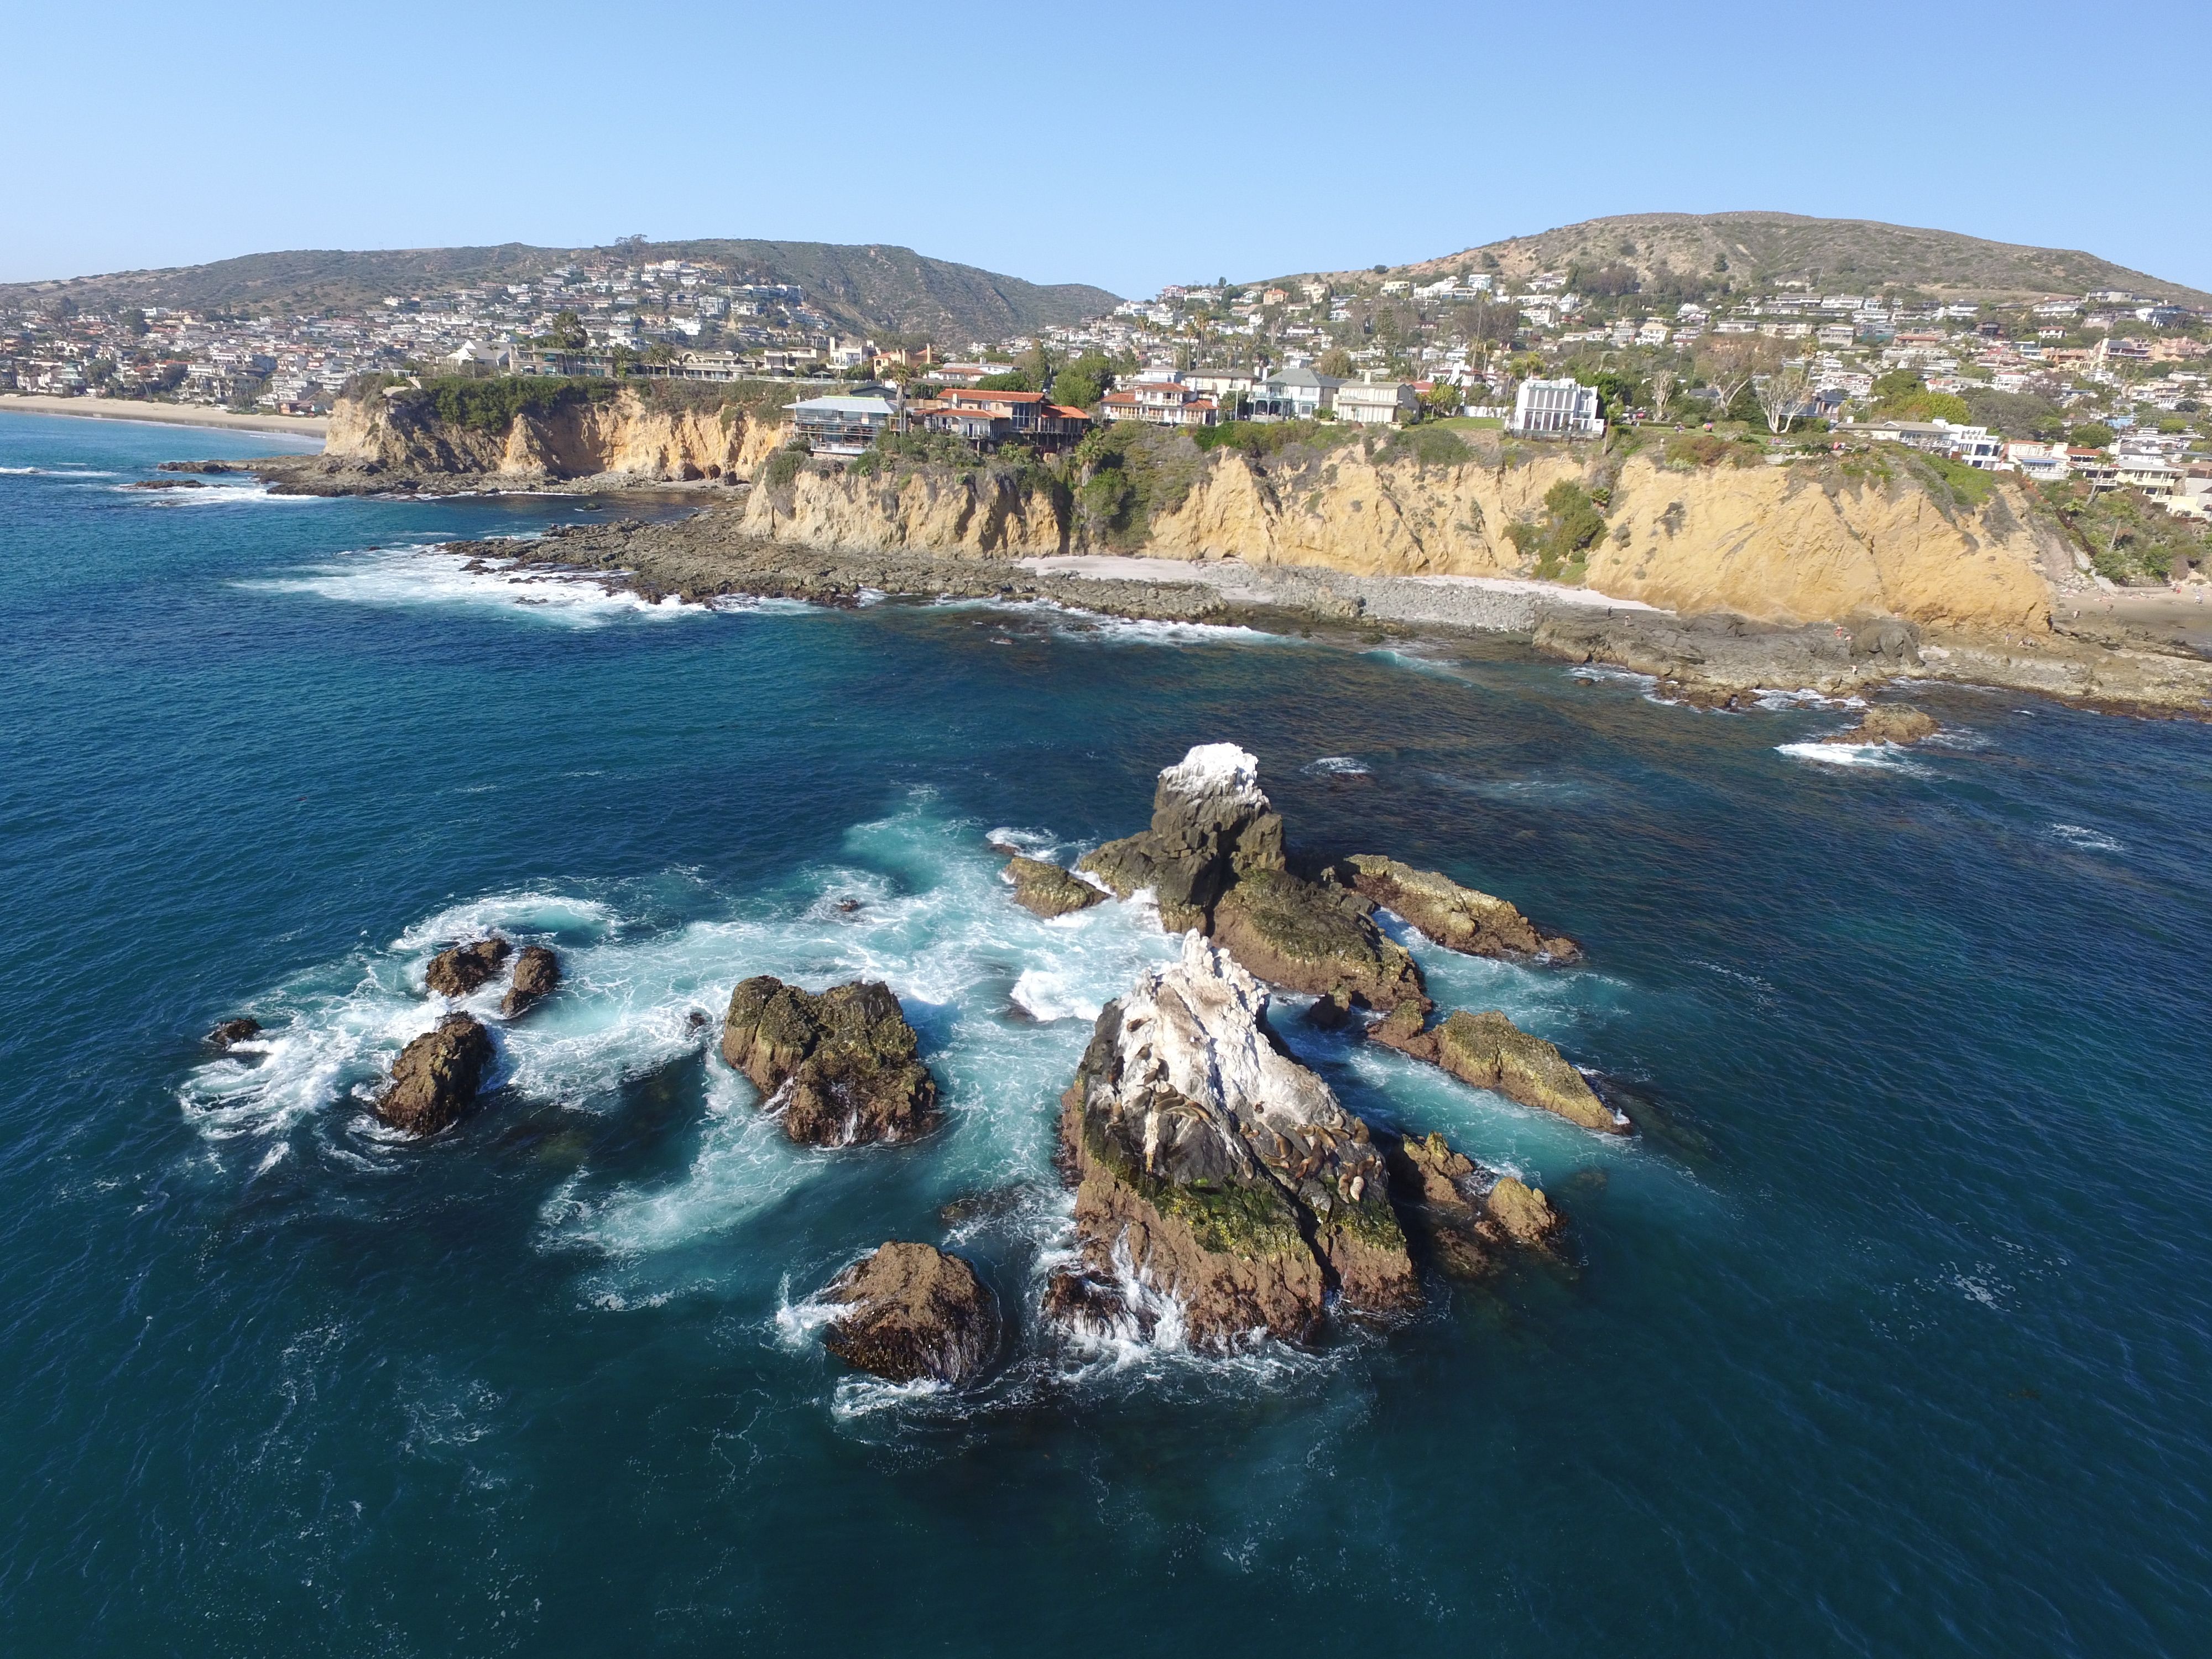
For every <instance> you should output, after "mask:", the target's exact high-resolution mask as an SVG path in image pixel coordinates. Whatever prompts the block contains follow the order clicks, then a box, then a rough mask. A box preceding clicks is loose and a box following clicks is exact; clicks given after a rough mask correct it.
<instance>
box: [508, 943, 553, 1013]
mask: <svg viewBox="0 0 2212 1659" xmlns="http://www.w3.org/2000/svg"><path fill="white" fill-rule="evenodd" d="M560 982H561V958H560V957H556V956H555V955H554V954H553V952H552V951H550V950H548V949H547V948H546V947H545V946H544V945H524V946H523V947H522V954H521V955H520V956H519V957H516V958H515V959H514V978H513V981H512V982H511V983H510V984H509V985H508V986H507V995H506V996H504V997H503V998H501V1000H500V1005H499V1012H500V1014H501V1017H502V1018H507V1019H513V1018H516V1017H517V1016H518V1015H520V1014H522V1013H525V1012H527V1011H528V1010H529V1008H530V1006H531V1005H532V1004H533V1003H535V1002H538V1001H539V1000H542V999H544V998H545V997H549V996H550V995H552V994H553V989H554V987H556V986H557V985H559V984H560Z"/></svg>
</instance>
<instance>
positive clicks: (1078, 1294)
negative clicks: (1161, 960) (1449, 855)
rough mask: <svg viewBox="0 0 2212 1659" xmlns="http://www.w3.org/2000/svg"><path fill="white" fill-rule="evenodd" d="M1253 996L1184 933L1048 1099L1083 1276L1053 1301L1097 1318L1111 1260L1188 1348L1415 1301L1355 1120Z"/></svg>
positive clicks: (1219, 954)
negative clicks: (1054, 1103) (1174, 1315)
mask: <svg viewBox="0 0 2212 1659" xmlns="http://www.w3.org/2000/svg"><path fill="white" fill-rule="evenodd" d="M1266 1016H1267V992H1266V991H1265V990H1264V989H1263V988H1261V986H1260V984H1259V982H1258V981H1256V980H1255V979H1254V978H1253V977H1252V975H1250V974H1249V973H1248V972H1247V971H1246V970H1245V969H1243V968H1241V967H1239V966H1238V965H1237V963H1236V962H1234V961H1233V960H1231V958H1230V957H1229V956H1228V954H1227V953H1226V952H1225V951H1220V950H1217V949H1216V948H1214V947H1213V946H1212V945H1208V944H1207V943H1206V941H1205V940H1204V939H1200V938H1199V937H1197V936H1196V935H1195V934H1192V935H1190V936H1189V937H1188V938H1186V939H1185V940H1184V941H1183V951H1182V958H1181V960H1180V961H1178V962H1176V963H1169V964H1166V965H1164V966H1161V967H1158V968H1154V969H1150V970H1148V971H1147V972H1146V974H1145V975H1144V976H1143V977H1141V978H1140V979H1139V981H1137V984H1136V987H1135V988H1134V989H1133V990H1132V991H1131V992H1130V994H1128V995H1127V997H1125V998H1123V999H1121V1000H1119V1001H1116V1002H1113V1003H1109V1005H1108V1006H1107V1007H1106V1009H1105V1010H1104V1012H1102V1013H1101V1014H1100V1015H1099V1017H1098V1024H1097V1028H1096V1029H1095V1030H1094V1031H1093V1033H1092V1035H1091V1044H1090V1047H1089V1048H1088V1049H1087V1050H1086V1051H1085V1054H1084V1057H1083V1061H1082V1064H1081V1066H1079V1069H1078V1071H1077V1073H1076V1078H1075V1081H1074V1083H1073V1085H1072V1086H1071V1087H1070V1088H1069V1089H1068V1091H1067V1092H1066V1095H1064V1096H1063V1097H1062V1098H1061V1112H1060V1144H1061V1152H1062V1155H1063V1158H1064V1159H1065V1161H1066V1168H1067V1169H1068V1170H1069V1171H1070V1173H1071V1174H1072V1175H1073V1176H1074V1178H1075V1180H1076V1182H1077V1192H1076V1200H1075V1220H1076V1230H1077V1232H1078V1235H1079V1237H1080V1239H1081V1241H1082V1247H1083V1255H1084V1266H1085V1274H1084V1275H1079V1276H1077V1277H1078V1278H1085V1279H1088V1281H1089V1285H1088V1287H1087V1288H1086V1287H1085V1285H1079V1284H1076V1283H1073V1282H1071V1284H1070V1285H1066V1286H1063V1287H1062V1289H1061V1291H1060V1293H1059V1302H1060V1304H1061V1305H1062V1306H1063V1307H1064V1308H1066V1310H1069V1311H1071V1312H1074V1311H1081V1312H1083V1313H1084V1315H1085V1317H1086V1318H1089V1319H1094V1320H1106V1321H1108V1322H1111V1321H1112V1320H1115V1319H1118V1318H1120V1317H1121V1314H1120V1313H1119V1312H1115V1311H1113V1310H1112V1308H1111V1307H1110V1306H1109V1298H1107V1297H1105V1296H1104V1295H1103V1293H1102V1292H1103V1289H1104V1287H1105V1286H1107V1285H1110V1284H1112V1283H1113V1282H1114V1281H1115V1279H1116V1276H1117V1275H1116V1262H1117V1259H1118V1261H1120V1262H1121V1264H1122V1265H1123V1267H1124V1268H1125V1270H1127V1271H1133V1273H1134V1274H1135V1276H1136V1278H1137V1279H1138V1280H1139V1283H1140V1284H1142V1285H1146V1286H1148V1287H1150V1288H1151V1289H1152V1291H1156V1292H1158V1293H1160V1294H1163V1295H1165V1296H1168V1297H1172V1298H1174V1299H1175V1300H1176V1302H1178V1303H1180V1304H1182V1317H1183V1319H1184V1322H1185V1327H1186V1330H1187V1333H1188V1338H1189V1340H1191V1341H1192V1342H1194V1343H1195V1344H1197V1345H1199V1346H1212V1347H1221V1346H1229V1345H1231V1344H1233V1343H1234V1342H1236V1341H1237V1340H1239V1339H1241V1338H1243V1337H1246V1336H1248V1335H1249V1334H1252V1333H1255V1332H1259V1331H1265V1332H1267V1333H1268V1334H1272V1335H1274V1336H1278V1337H1284V1338H1287V1339H1291V1340H1305V1339H1307V1338H1310V1336H1311V1335H1312V1334H1314V1333H1315V1331H1316V1329H1317V1328H1319V1326H1320V1323H1321V1321H1322V1314H1323V1311H1324V1310H1325V1308H1326V1307H1327V1305H1328V1300H1329V1298H1330V1297H1331V1295H1332V1293H1334V1294H1335V1295H1336V1296H1338V1297H1340V1305H1341V1306H1342V1307H1343V1308H1344V1309H1345V1310H1347V1311H1354V1312H1360V1311H1367V1312H1375V1311H1383V1310H1389V1309H1394V1308H1399V1307H1403V1306H1406V1305H1407V1304H1411V1303H1412V1302H1413V1301H1414V1300H1416V1299H1417V1298H1418V1296H1419V1290H1418V1286H1417V1285H1416V1282H1415V1279H1414V1277H1413V1264H1412V1260H1411V1258H1410V1256H1409V1255H1408V1254H1407V1245H1406V1237H1405V1233H1404V1231H1403V1230H1402V1229H1401V1227H1400V1225H1399V1224H1398V1218H1397V1217H1396V1215H1395V1212H1393V1211H1392V1209H1391V1206H1390V1189H1389V1174H1388V1172H1387V1170H1385V1169H1384V1167H1383V1158H1382V1156H1381V1154H1380V1153H1379V1152H1377V1151H1376V1147H1375V1146H1374V1144H1373V1142H1372V1140H1371V1139H1370V1136H1369V1134H1368V1130H1367V1126H1366V1125H1365V1124H1364V1123H1363V1122H1361V1121H1360V1120H1359V1119H1358V1118H1357V1117H1355V1116H1353V1115H1352V1114H1351V1113H1350V1112H1347V1111H1346V1110H1345V1109H1344V1108H1343V1107H1342V1106H1341V1105H1340V1104H1339V1103H1338V1102H1337V1099H1336V1097H1335V1096H1334V1094H1333V1093H1331V1092H1330V1090H1329V1087H1328V1085H1327V1084H1326V1083H1324V1082H1322V1079H1320V1078H1318V1077H1316V1076H1315V1075H1314V1073H1311V1072H1310V1071H1308V1070H1307V1069H1306V1068H1305V1067H1304V1066H1301V1065H1299V1064H1298V1063H1297V1061H1296V1060H1293V1059H1291V1057H1290V1056H1289V1055H1288V1054H1285V1053H1284V1052H1283V1051H1282V1050H1281V1049H1280V1048H1279V1046H1278V1045H1277V1043H1276V1042H1275V1039H1274V1035H1273V1032H1272V1031H1271V1030H1268V1028H1267V1018H1266Z"/></svg>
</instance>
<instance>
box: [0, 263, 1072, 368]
mask: <svg viewBox="0 0 2212 1659" xmlns="http://www.w3.org/2000/svg"><path fill="white" fill-rule="evenodd" d="M608 252H610V250H607V249H601V248H550V247H532V246H527V245H526V244H523V243H520V242H508V243H504V244H502V245H501V246H497V247H445V248H393V249H383V250H377V251H371V252H338V251H335V250H322V249H309V250H299V251H295V252H284V253H252V254H247V255H245V256H244V257H242V258H235V259H222V260H218V261H216V263H215V264H205V265H183V266H178V267H176V268H173V269H171V270H131V271H121V272H118V273H115V274H113V275H111V276H80V277H75V278H71V279H69V280H66V281H59V282H48V283H14V284H8V285H0V304H9V303H21V302H22V301H26V300H29V299H33V298H39V299H46V298H52V297H53V296H55V295H64V296H66V297H67V298H69V299H70V300H73V301H76V304H77V305H78V306H79V307H82V308H83V309H86V310H88V311H90V310H112V309H114V308H116V307H125V306H167V307H174V308H177V309H179V310H185V311H230V312H238V313H251V314H253V315H268V314H276V315H283V314H288V313H300V312H313V311H340V312H343V311H353V310H358V309H360V308H361V307H364V306H373V305H375V304H377V303H378V302H379V301H381V300H382V299H383V297H384V296H385V295H387V294H423V293H429V292H432V291H435V290H436V289H450V288H460V287H470V286H473V285H475V284H477V283H519V282H522V281H525V280H526V279H527V278H529V277H531V276H537V275H538V274H540V273H542V272H544V271H547V270H552V269H553V268H555V267H556V266H559V265H565V264H578V263H581V262H584V261H586V260H587V259H590V258H593V257H595V256H603V255H605V254H607V253H608ZM621 253H622V256H623V258H626V259H634V260H640V261H642V260H649V259H697V260H711V261H714V262H716V263H719V264H725V265H726V266H728V267H729V268H730V269H731V270H732V271H733V272H735V273H737V274H738V276H740V278H741V279H743V280H748V281H754V282H762V283H798V284H799V285H800V286H801V287H802V288H804V289H805V290H806V297H807V300H808V301H809V302H810V303H811V304H812V305H814V306H815V307H817V308H818V309H820V310H821V311H822V312H823V313H825V314H826V315H828V316H829V317H830V318H831V319H834V320H836V322H837V323H839V324H841V325H844V326H846V327H848V328H852V329H854V330H856V331H864V332H890V333H899V334H926V335H930V336H933V337H936V338H939V339H940V340H943V341H945V342H947V343H951V342H965V341H967V340H970V339H998V338H1000V337H1004V336H1006V335H1008V334H1015V333H1021V332H1024V331H1029V330H1031V329H1035V328H1038V327H1042V326H1043V325H1048V324H1052V323H1073V322H1079V321H1080V320H1082V319H1084V318H1085V317H1090V316H1095V315H1097V313H1099V312H1101V311H1104V310H1107V309H1109V308H1110V307H1112V306H1113V305H1114V304H1115V295H1111V294H1109V293H1108V292H1106V290H1105V289H1097V288H1091V287H1088V286H1086V285H1085V284H1083V283H1057V284H1049V285H1043V284H1039V283H1027V282H1024V281H1023V280H1022V279H1021V278H1020V277H1018V276H1000V274H998V273H997V272H995V271H989V270H978V269H977V268H976V267H975V266H973V265H963V264H954V263H953V262H951V260H947V259H933V258H927V256H925V255H922V254H919V253H916V252H914V250H913V249H911V248H903V247H888V246H881V245H869V246H841V245H838V244H835V243H829V242H763V241H746V240H719V239H718V240H698V241H681V242H647V243H643V244H638V245H631V246H625V247H623V249H622V250H621Z"/></svg>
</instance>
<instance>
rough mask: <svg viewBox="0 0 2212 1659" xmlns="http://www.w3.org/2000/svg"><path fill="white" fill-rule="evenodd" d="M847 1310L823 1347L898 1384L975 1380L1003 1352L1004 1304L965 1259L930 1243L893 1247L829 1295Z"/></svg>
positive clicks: (854, 1270) (849, 1273)
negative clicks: (1000, 1341) (1001, 1311)
mask: <svg viewBox="0 0 2212 1659" xmlns="http://www.w3.org/2000/svg"><path fill="white" fill-rule="evenodd" d="M822 1299H823V1301H825V1302H830V1303H836V1304H842V1305H843V1307H844V1308H845V1309H846V1311H845V1312H844V1313H842V1314H841V1315H840V1316H838V1317H837V1319H836V1321H835V1322H833V1323H832V1324H831V1325H830V1327H829V1333H828V1334H827V1335H826V1336H825V1337H824V1338H823V1346H825V1347H827V1348H828V1349H829V1352H831V1353H834V1354H836V1356H837V1357H838V1358H840V1359H842V1360H843V1361H844V1362H845V1363H846V1364H848V1365H855V1366H858V1367H859V1368H860V1370H865V1371H872V1372H874V1373H875V1374H876V1375H877V1376H883V1377H888V1378H890V1380H891V1381H892V1382H894V1383H910V1382H914V1381H915V1380H917V1379H919V1378H921V1377H930V1378H933V1379H934V1380H935V1381H937V1382H939V1383H949V1384H951V1385H952V1386H954V1387H956V1388H957V1387H958V1386H959V1385H961V1384H962V1383H969V1382H972V1381H973V1380H974V1379H975V1376H977V1374H978V1373H980V1372H981V1370H983V1369H984V1367H985V1366H987V1364H989V1363H990V1361H991V1358H992V1355H993V1354H994V1352H996V1351H997V1348H998V1339H999V1310H998V1302H997V1299H996V1298H995V1297H993V1296H992V1294H991V1291H990V1289H989V1287H988V1286H987V1285H985V1284H984V1283H983V1281H982V1280H981V1279H980V1278H978V1277H977V1276H976V1273H975V1268H974V1267H970V1266H969V1264H968V1263H967V1262H965V1261H962V1260H961V1259H960V1258H959V1257H958V1256H957V1255H946V1254H945V1252H944V1251H942V1250H939V1249H936V1248H934V1247H933V1246H932V1245H928V1244H904V1243H890V1244H885V1245H884V1246H882V1247H881V1248H880V1249H878V1250H877V1251H876V1252H875V1254H874V1255H871V1256H869V1257H868V1259H867V1260H866V1261H862V1262H860V1263H857V1264H856V1265H854V1267H850V1268H848V1269H847V1270H846V1271H845V1272H844V1273H842V1274H840V1275H839V1276H838V1279H837V1280H836V1283H835V1284H833V1285H830V1286H829V1289H828V1290H827V1291H823V1297H822Z"/></svg>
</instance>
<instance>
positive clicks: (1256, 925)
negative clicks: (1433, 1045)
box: [1212, 870, 1430, 1013]
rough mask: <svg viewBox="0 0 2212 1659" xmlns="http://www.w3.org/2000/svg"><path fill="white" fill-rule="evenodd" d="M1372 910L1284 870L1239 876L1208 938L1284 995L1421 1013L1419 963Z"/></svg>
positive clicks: (1424, 1002) (1424, 996) (1424, 999)
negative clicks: (1413, 1008) (1406, 1005)
mask: <svg viewBox="0 0 2212 1659" xmlns="http://www.w3.org/2000/svg"><path fill="white" fill-rule="evenodd" d="M1373 910H1374V906H1373V904H1372V903H1370V902H1369V901H1368V900H1366V899H1365V898H1363V897H1362V896H1359V895H1358V894H1357V893H1352V892H1349V891H1346V890H1345V889H1343V888H1341V887H1336V886H1330V885H1323V884H1321V883H1319V882H1311V881H1304V880H1302V879H1300V878H1298V877H1297V876H1294V875H1291V873H1290V872H1287V871H1284V870H1255V871H1253V872H1250V873H1249V874H1247V875H1244V876H1242V877H1240V878H1238V879H1237V884H1236V885H1234V886H1233V887H1231V889H1230V890H1228V892H1226V893H1225V894H1224V895H1223V896H1222V897H1221V899H1220V901H1219V902H1218V903H1217V904H1216V905H1215V906H1214V910H1213V929H1212V937H1213V939H1214V942H1215V943H1217V944H1218V945H1221V946H1222V947H1223V948H1225V950H1227V951H1228V952H1229V953H1230V954H1231V956H1233V957H1236V958H1237V961H1238V962H1239V963H1243V966H1244V967H1245V968H1246V969H1248V970H1249V971H1250V972H1252V973H1255V974H1257V975H1259V976H1260V977H1261V978H1262V979H1264V980H1267V981H1271V982H1272V983H1273V984H1276V985H1280V986H1282V987H1285V989H1287V990H1292V991H1303V992H1308V993H1310V994H1314V995H1316V996H1328V995H1332V994H1344V995H1347V996H1349V997H1350V998H1351V999H1352V1001H1354V1002H1356V1003H1361V1004H1364V1005H1365V1006H1368V1007H1370V1008H1377V1009H1389V1008H1395V1007H1397V1006H1399V1005H1400V1004H1401V1003H1403V1002H1412V1003H1414V1004H1416V1005H1418V1006H1419V1008H1420V1010H1421V1011H1422V1012H1424V1013H1425V1012H1427V1011H1428V1008H1429V1006H1430V1004H1429V1000H1428V992H1427V988H1426V987H1425V985H1424V984H1423V982H1422V979H1421V969H1420V965H1419V963H1416V962H1415V961H1414V960H1413V956H1412V955H1411V953H1410V952H1408V951H1407V949H1406V947H1405V946H1404V945H1400V944H1399V943H1398V942H1397V941H1396V940H1395V939H1387V938H1385V937H1384V936H1383V931H1382V930H1381V929H1380V928H1378V927H1376V925H1375V919H1374V916H1373V914H1372V912H1373Z"/></svg>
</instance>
